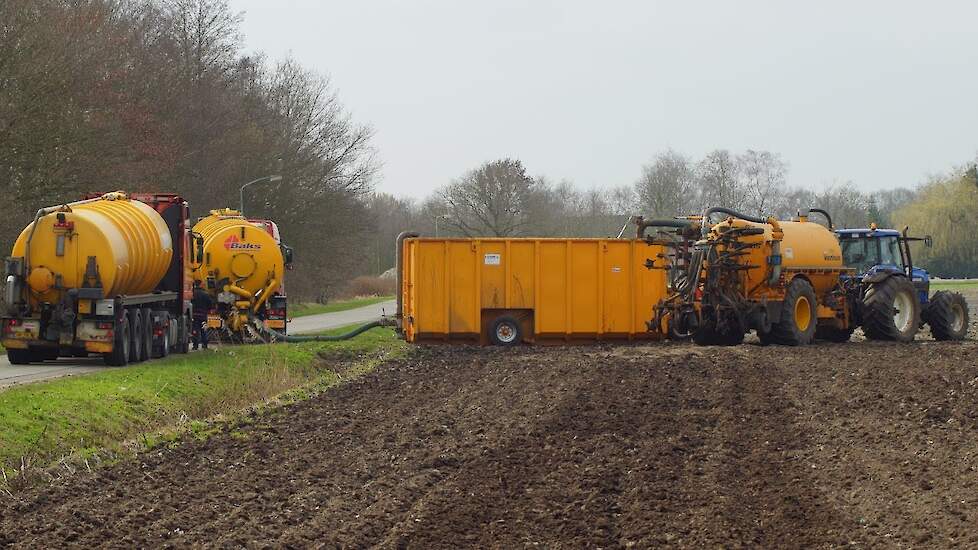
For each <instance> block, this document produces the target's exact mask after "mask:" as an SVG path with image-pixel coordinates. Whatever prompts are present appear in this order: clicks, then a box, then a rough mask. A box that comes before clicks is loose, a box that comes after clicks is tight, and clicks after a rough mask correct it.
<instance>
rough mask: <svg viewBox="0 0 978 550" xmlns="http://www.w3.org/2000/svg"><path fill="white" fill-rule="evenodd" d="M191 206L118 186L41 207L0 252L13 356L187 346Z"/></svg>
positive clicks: (142, 353)
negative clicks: (6, 253) (118, 189)
mask: <svg viewBox="0 0 978 550" xmlns="http://www.w3.org/2000/svg"><path fill="white" fill-rule="evenodd" d="M188 215H189V209H188V206H187V203H186V202H185V201H184V200H183V199H182V198H181V197H179V196H177V195H173V194H165V193H155V194H152V193H140V194H132V195H126V194H125V193H123V192H117V193H109V194H105V195H93V196H90V197H87V198H85V199H84V200H81V201H78V202H73V203H70V204H64V205H60V206H53V207H49V208H42V209H41V210H39V211H38V212H37V214H36V215H35V216H34V220H33V222H31V223H30V224H29V225H28V226H27V227H26V228H24V230H23V231H22V232H21V234H20V236H19V237H18V239H17V241H16V242H15V243H14V247H13V252H12V254H11V256H10V257H8V258H6V259H5V261H4V279H5V286H4V289H5V296H4V303H5V304H6V307H5V310H4V311H0V324H2V329H0V336H2V342H3V345H4V347H5V348H6V349H7V357H8V359H9V360H10V362H11V363H12V364H26V363H30V362H34V361H43V360H46V359H56V358H57V357H59V356H84V355H88V354H89V353H97V354H101V355H102V356H103V357H104V358H105V361H106V362H107V363H108V364H111V365H125V364H126V363H128V362H137V361H143V360H145V359H148V358H150V357H154V356H155V357H162V356H166V355H168V354H169V353H170V352H171V351H175V352H179V353H186V352H187V349H188V342H189V338H190V336H189V334H190V317H191V304H190V299H191V295H192V290H191V281H192V279H191V277H190V274H191V264H192V263H193V255H194V252H195V251H197V250H199V248H198V247H194V246H192V243H191V240H190V238H189V223H188Z"/></svg>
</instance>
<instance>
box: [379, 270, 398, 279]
mask: <svg viewBox="0 0 978 550" xmlns="http://www.w3.org/2000/svg"><path fill="white" fill-rule="evenodd" d="M380 278H381V279H396V278H397V268H396V267H392V268H390V269H388V270H387V271H385V272H383V273H381V274H380Z"/></svg>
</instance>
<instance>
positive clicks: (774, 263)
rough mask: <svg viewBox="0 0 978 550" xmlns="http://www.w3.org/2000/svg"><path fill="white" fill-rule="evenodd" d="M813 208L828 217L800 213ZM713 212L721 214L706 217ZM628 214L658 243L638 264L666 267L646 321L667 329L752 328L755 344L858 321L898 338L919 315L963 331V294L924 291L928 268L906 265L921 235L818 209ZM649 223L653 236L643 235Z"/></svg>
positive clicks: (845, 333) (727, 341) (949, 335)
mask: <svg viewBox="0 0 978 550" xmlns="http://www.w3.org/2000/svg"><path fill="white" fill-rule="evenodd" d="M814 213H817V214H821V215H823V216H824V217H825V218H826V221H827V223H828V226H827V227H826V226H824V225H821V224H817V223H814V222H812V221H810V220H809V216H810V215H811V214H814ZM717 214H725V215H726V216H727V217H726V218H724V219H723V220H722V221H719V222H718V223H714V222H713V219H712V217H713V216H715V215H717ZM637 222H638V225H639V234H638V236H639V238H645V239H646V240H647V242H648V243H649V244H650V245H651V244H654V245H659V246H664V247H666V252H660V253H659V254H657V256H656V258H655V259H649V261H648V262H647V264H646V265H647V267H649V268H650V269H664V270H666V271H667V272H668V273H669V277H668V281H669V286H670V292H671V293H670V295H669V296H668V297H667V298H665V299H664V300H661V301H660V302H659V303H658V304H657V305H656V307H655V316H654V318H653V319H652V320H651V321H650V322H649V330H653V331H660V330H661V331H665V332H666V333H667V334H668V335H669V336H670V337H672V338H690V337H691V338H692V339H693V340H694V341H695V342H696V343H698V344H701V345H710V344H712V345H736V344H739V343H740V342H742V341H743V339H744V336H745V334H746V333H748V332H749V331H751V330H755V331H756V332H757V335H758V337H759V339H760V341H761V343H762V344H772V343H776V344H784V345H803V344H810V343H812V342H814V341H815V339H824V340H828V341H834V342H844V341H847V340H849V338H850V337H851V336H852V333H853V331H854V330H855V328H856V327H862V328H863V331H864V332H865V334H866V336H867V338H870V339H875V340H895V341H901V342H908V341H911V340H913V338H914V336H915V335H916V333H917V331H918V330H919V328H920V326H921V320H923V322H926V323H927V324H929V325H930V327H931V332H932V333H933V335H934V337H935V338H936V339H938V340H960V339H963V338H965V336H966V334H967V327H968V308H967V304H966V302H965V300H964V297H962V296H961V295H960V294H957V293H950V292H938V293H935V294H934V295H933V296H930V297H928V293H929V276H928V274H927V273H926V271H924V270H922V269H920V268H915V267H914V266H913V264H912V261H911V254H910V247H909V244H910V243H911V242H914V241H926V242H927V243H929V242H930V239H929V238H915V237H909V236H907V230H906V229H905V230H904V231H903V233H902V234H901V233H898V232H896V231H894V230H880V229H876V228H875V227H871V228H869V229H855V230H848V229H846V230H838V231H834V230H833V227H832V219H831V216H829V214H828V213H827V212H825V211H824V210H820V209H811V210H809V211H808V213H807V214H806V215H801V214H799V216H798V217H797V218H795V219H793V220H789V221H782V220H777V219H775V218H759V217H754V216H748V215H745V214H741V213H738V212H735V211H733V210H729V209H726V208H711V209H709V210H707V211H706V213H704V215H703V216H696V217H689V218H681V219H674V220H651V221H645V220H642V219H641V218H639V219H638V220H637ZM652 227H658V228H660V229H659V231H658V233H657V235H659V237H653V236H644V234H645V232H646V230H647V229H648V228H652ZM661 228H666V230H663V229H661ZM663 236H664V237H665V238H662V237H663ZM921 309H923V311H922V312H921Z"/></svg>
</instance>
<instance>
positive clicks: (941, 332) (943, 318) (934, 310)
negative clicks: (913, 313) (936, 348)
mask: <svg viewBox="0 0 978 550" xmlns="http://www.w3.org/2000/svg"><path fill="white" fill-rule="evenodd" d="M921 317H922V319H923V320H924V322H925V323H927V325H928V326H930V333H931V334H932V335H933V336H934V339H935V340H964V339H965V338H966V337H967V336H968V322H969V321H970V319H969V316H968V302H967V301H965V299H964V296H962V295H961V294H959V293H957V292H945V291H943V290H942V291H940V292H936V293H935V294H934V296H932V297H931V299H930V303H929V304H928V305H927V307H926V308H925V309H924V312H923V314H922V315H921Z"/></svg>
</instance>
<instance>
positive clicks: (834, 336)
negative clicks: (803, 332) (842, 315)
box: [815, 327, 853, 344]
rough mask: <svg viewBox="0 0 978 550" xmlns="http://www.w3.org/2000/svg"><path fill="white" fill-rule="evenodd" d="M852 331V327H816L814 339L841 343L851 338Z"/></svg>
mask: <svg viewBox="0 0 978 550" xmlns="http://www.w3.org/2000/svg"><path fill="white" fill-rule="evenodd" d="M852 332H853V329H851V328H850V329H845V330H843V329H840V328H835V327H818V328H817V329H815V339H816V340H825V341H826V342H835V343H836V344H842V343H845V342H848V341H849V339H850V338H852Z"/></svg>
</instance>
